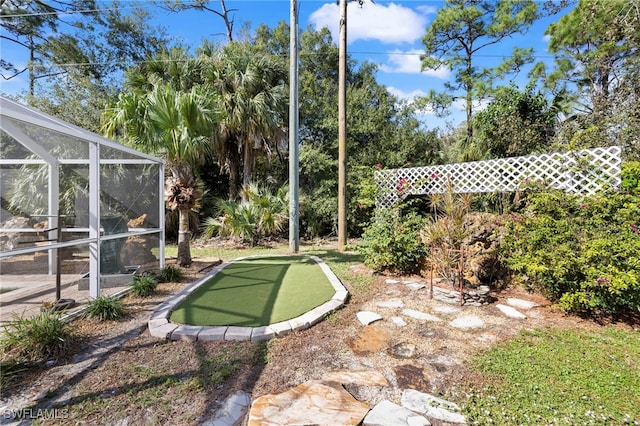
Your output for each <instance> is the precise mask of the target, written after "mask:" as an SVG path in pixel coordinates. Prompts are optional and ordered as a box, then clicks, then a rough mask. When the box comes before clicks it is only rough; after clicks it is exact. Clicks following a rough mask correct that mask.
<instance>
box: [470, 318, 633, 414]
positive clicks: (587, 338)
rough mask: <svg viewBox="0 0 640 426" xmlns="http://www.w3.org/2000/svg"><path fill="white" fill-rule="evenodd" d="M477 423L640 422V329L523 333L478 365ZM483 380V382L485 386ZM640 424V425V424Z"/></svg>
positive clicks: (473, 394)
mask: <svg viewBox="0 0 640 426" xmlns="http://www.w3.org/2000/svg"><path fill="white" fill-rule="evenodd" d="M471 367H472V369H473V370H474V372H476V373H478V374H479V377H480V379H479V380H476V381H475V382H474V383H469V384H467V385H465V386H466V389H464V391H465V392H466V393H467V394H468V395H469V399H468V401H467V402H466V403H465V404H464V409H465V411H466V414H467V416H468V418H469V419H472V420H473V421H472V422H471V423H472V424H489V423H490V424H495V425H515V424H585V425H586V424H608V425H625V424H638V423H637V422H638V421H640V373H639V372H640V333H638V332H637V331H633V330H625V329H620V328H615V327H608V328H602V329H590V330H582V329H551V330H544V331H540V330H536V331H529V332H522V333H521V335H520V336H519V337H517V338H515V339H513V340H511V341H508V342H504V343H502V344H499V345H496V346H494V347H492V348H490V349H488V350H487V351H484V352H483V353H481V354H480V355H479V356H478V357H477V358H476V359H475V360H474V361H473V363H472V366H471ZM478 383H482V384H481V385H479V384H478ZM634 422H636V423H634Z"/></svg>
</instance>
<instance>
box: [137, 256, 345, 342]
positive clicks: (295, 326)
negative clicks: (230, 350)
mask: <svg viewBox="0 0 640 426" xmlns="http://www.w3.org/2000/svg"><path fill="white" fill-rule="evenodd" d="M278 256H281V257H289V256H292V255H260V256H245V257H239V258H237V259H234V260H231V261H230V262H225V263H222V264H220V265H218V266H216V267H215V268H213V269H212V270H211V272H209V273H208V274H207V275H205V276H204V277H202V278H200V279H199V280H197V281H195V282H194V283H193V284H190V285H189V286H187V287H186V288H184V289H183V290H182V291H180V292H179V293H178V294H176V295H174V296H172V297H170V298H169V299H167V300H165V301H164V302H163V303H161V304H160V306H158V307H157V308H156V309H155V311H154V312H153V314H152V315H151V318H150V319H149V322H148V327H149V333H150V334H151V335H152V336H154V337H158V338H161V339H167V340H193V341H195V340H199V341H216V340H218V341H219V340H250V341H252V342H261V341H265V340H269V339H271V338H273V337H276V336H277V337H280V336H284V335H287V334H289V333H290V332H292V331H297V330H303V329H305V328H309V327H311V326H312V325H315V324H317V323H319V322H320V321H321V320H322V318H324V317H325V316H326V315H327V314H330V313H331V312H333V311H335V310H337V309H339V308H341V307H342V306H344V303H345V302H346V300H347V297H348V296H349V292H348V291H347V289H346V288H345V287H344V285H342V283H341V282H340V280H339V279H338V277H337V276H336V275H335V274H334V273H333V271H332V270H331V269H330V268H329V266H327V264H326V263H324V262H323V261H322V259H320V258H319V257H317V256H312V255H302V256H307V257H309V258H311V259H312V260H314V261H315V262H316V263H317V264H318V266H320V269H321V270H322V271H323V272H324V274H325V276H326V277H327V279H328V280H329V282H330V283H331V285H332V286H333V288H334V290H335V293H334V295H333V297H332V298H331V299H329V300H328V301H326V302H325V303H323V304H322V305H320V306H316V307H315V308H313V309H312V310H310V311H308V312H305V313H304V314H302V315H300V316H298V317H295V318H292V319H289V320H286V321H281V322H278V323H275V324H270V325H267V326H263V327H239V326H199V325H185V324H178V323H172V322H171V321H170V320H169V318H170V317H171V312H172V311H173V309H174V308H175V307H176V306H177V305H178V304H179V303H180V302H182V301H183V300H184V299H186V298H187V296H189V295H190V294H191V293H193V292H194V291H195V290H196V289H197V288H198V287H200V286H201V285H202V284H204V283H205V282H207V281H208V280H209V279H211V278H212V277H213V276H214V275H215V274H217V273H218V272H220V271H221V270H223V269H224V268H225V267H227V266H229V265H231V264H233V263H235V262H238V261H240V260H244V259H253V258H260V257H278Z"/></svg>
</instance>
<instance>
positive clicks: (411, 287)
mask: <svg viewBox="0 0 640 426" xmlns="http://www.w3.org/2000/svg"><path fill="white" fill-rule="evenodd" d="M407 287H409V290H411V291H418V290H420V289H421V288H424V285H423V284H419V283H408V284H407Z"/></svg>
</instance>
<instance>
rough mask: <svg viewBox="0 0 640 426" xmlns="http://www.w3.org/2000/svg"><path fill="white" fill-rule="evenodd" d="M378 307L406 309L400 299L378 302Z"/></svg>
mask: <svg viewBox="0 0 640 426" xmlns="http://www.w3.org/2000/svg"><path fill="white" fill-rule="evenodd" d="M376 306H377V307H379V308H404V302H403V301H402V300H400V299H393V300H383V301H380V302H376Z"/></svg>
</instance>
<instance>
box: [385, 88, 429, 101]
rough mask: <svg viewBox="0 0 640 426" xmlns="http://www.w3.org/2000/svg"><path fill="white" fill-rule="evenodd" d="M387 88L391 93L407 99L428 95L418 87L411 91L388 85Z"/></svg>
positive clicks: (411, 99)
mask: <svg viewBox="0 0 640 426" xmlns="http://www.w3.org/2000/svg"><path fill="white" fill-rule="evenodd" d="M387 90H388V91H389V93H391V94H392V95H395V96H397V97H398V98H399V99H404V100H407V101H413V100H414V99H415V98H416V97H422V96H426V93H425V92H423V91H422V90H420V89H416V90H413V91H411V92H406V91H404V90H402V89H398V88H397V87H393V86H387Z"/></svg>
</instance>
